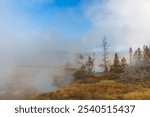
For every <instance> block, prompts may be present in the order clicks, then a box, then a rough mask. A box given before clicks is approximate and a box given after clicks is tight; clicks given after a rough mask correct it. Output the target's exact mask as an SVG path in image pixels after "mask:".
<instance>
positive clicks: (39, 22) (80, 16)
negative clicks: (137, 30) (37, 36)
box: [13, 0, 92, 38]
mask: <svg viewBox="0 0 150 117" xmlns="http://www.w3.org/2000/svg"><path fill="white" fill-rule="evenodd" d="M14 1H15V2H14ZM14 1H13V2H14V3H13V5H14V7H15V9H16V11H17V13H20V14H24V15H25V17H26V19H27V20H28V21H29V22H30V23H31V24H32V25H33V27H35V28H36V29H39V30H42V29H43V30H44V29H45V28H46V29H47V28H50V29H51V30H53V29H54V30H58V31H59V32H61V33H63V34H64V35H67V36H68V37H71V38H80V37H81V36H82V35H84V34H85V33H86V32H87V31H88V30H90V28H91V27H92V25H91V22H90V21H89V20H88V18H87V17H86V16H85V14H84V9H83V6H84V3H85V1H84V0H43V1H42V0H37V1H36V0H31V1H32V2H31V1H30V2H29V0H27V1H25V0H14Z"/></svg>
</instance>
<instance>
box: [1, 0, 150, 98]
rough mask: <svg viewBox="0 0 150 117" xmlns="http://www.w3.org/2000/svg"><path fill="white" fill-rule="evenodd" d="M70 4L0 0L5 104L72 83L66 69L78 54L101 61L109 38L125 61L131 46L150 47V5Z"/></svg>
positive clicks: (143, 1)
mask: <svg viewBox="0 0 150 117" xmlns="http://www.w3.org/2000/svg"><path fill="white" fill-rule="evenodd" d="M58 1H59V2H58ZM60 1H63V2H60ZM71 1H72V2H69V0H68V2H66V1H65V0H13V1H12V0H0V99H22V98H24V97H28V96H31V95H34V94H35V95H36V94H38V93H41V92H50V91H53V90H56V89H57V88H59V87H61V86H64V85H66V84H68V83H70V82H71V81H72V72H70V71H67V70H66V69H65V67H66V64H67V63H68V62H71V63H74V62H75V61H74V57H75V54H76V53H92V52H97V53H98V54H97V56H95V57H97V58H96V59H97V61H101V58H100V56H101V52H100V51H101V41H102V39H103V37H104V36H106V38H107V39H108V43H109V45H110V48H109V49H110V50H111V51H113V53H115V52H118V53H120V56H121V57H122V56H126V55H127V51H128V47H129V46H132V47H137V46H142V45H143V44H145V43H149V42H148V41H149V37H150V34H149V27H150V26H149V19H150V10H149V5H150V2H149V1H148V0H132V1H131V0H122V1H120V0H106V1H105V0H93V1H92V2H89V1H88V2H87V1H86V0H81V1H80V0H71ZM57 2H58V3H57ZM56 3H57V5H56ZM55 5H56V6H55ZM120 51H123V52H124V54H122V52H120ZM112 58H113V57H112Z"/></svg>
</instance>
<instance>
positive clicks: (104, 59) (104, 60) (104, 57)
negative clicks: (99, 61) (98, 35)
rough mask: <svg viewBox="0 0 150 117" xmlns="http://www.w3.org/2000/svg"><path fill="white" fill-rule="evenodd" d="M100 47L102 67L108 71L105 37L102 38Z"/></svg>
mask: <svg viewBox="0 0 150 117" xmlns="http://www.w3.org/2000/svg"><path fill="white" fill-rule="evenodd" d="M102 49H103V62H104V68H105V72H107V71H108V66H107V63H108V43H107V40H106V37H104V38H103V41H102Z"/></svg>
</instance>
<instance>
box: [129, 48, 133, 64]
mask: <svg viewBox="0 0 150 117" xmlns="http://www.w3.org/2000/svg"><path fill="white" fill-rule="evenodd" d="M132 54H133V50H132V48H129V57H130V65H132Z"/></svg>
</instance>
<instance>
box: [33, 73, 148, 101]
mask: <svg viewBox="0 0 150 117" xmlns="http://www.w3.org/2000/svg"><path fill="white" fill-rule="evenodd" d="M31 99H35V100H126V99H127V100H129V99H131V100H141V99H143V100H147V99H150V81H142V82H140V81H137V82H134V83H131V82H130V83H129V82H123V81H121V80H120V78H119V77H117V76H114V75H105V74H100V73H99V74H95V75H94V77H92V78H84V79H81V80H76V81H74V82H72V83H71V84H70V85H67V86H65V87H63V88H60V89H58V90H56V91H54V92H49V93H44V94H41V95H38V96H35V97H32V98H31Z"/></svg>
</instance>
